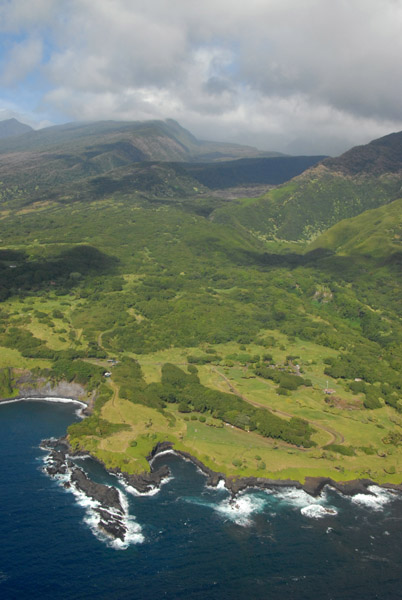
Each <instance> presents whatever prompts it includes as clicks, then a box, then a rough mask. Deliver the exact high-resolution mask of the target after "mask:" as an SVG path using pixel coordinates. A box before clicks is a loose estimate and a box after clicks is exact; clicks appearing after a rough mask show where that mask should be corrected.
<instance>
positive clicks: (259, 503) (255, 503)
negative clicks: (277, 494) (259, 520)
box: [213, 494, 266, 527]
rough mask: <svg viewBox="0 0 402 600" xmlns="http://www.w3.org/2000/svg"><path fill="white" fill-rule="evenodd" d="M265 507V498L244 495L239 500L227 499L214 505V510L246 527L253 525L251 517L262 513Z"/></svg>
mask: <svg viewBox="0 0 402 600" xmlns="http://www.w3.org/2000/svg"><path fill="white" fill-rule="evenodd" d="M265 505H266V500H265V499H264V498H261V497H260V496H256V495H254V494H244V495H242V496H238V497H237V498H230V499H226V500H224V501H223V502H220V503H219V504H215V505H213V508H214V510H215V511H216V512H218V513H220V514H222V515H224V516H225V517H226V518H228V519H230V520H231V521H233V522H234V523H236V524H237V525H242V526H243V527H245V526H247V525H250V524H251V519H250V517H251V516H252V515H253V514H257V513H260V512H261V511H262V510H263V509H264V506H265Z"/></svg>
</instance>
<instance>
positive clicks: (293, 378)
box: [255, 366, 312, 392]
mask: <svg viewBox="0 0 402 600" xmlns="http://www.w3.org/2000/svg"><path fill="white" fill-rule="evenodd" d="M255 373H256V375H258V376H259V377H264V379H271V380H272V381H274V382H275V383H277V384H278V385H279V388H278V391H279V392H280V391H281V390H285V391H292V390H297V388H298V387H300V386H302V385H305V386H311V385H312V383H311V380H310V379H305V378H304V377H301V376H300V375H294V374H292V373H289V372H288V371H284V370H281V369H278V368H274V367H266V366H259V367H257V368H256V369H255Z"/></svg>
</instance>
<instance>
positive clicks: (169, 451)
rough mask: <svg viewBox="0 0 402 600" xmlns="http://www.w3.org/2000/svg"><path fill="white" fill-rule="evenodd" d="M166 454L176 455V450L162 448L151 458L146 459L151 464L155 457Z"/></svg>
mask: <svg viewBox="0 0 402 600" xmlns="http://www.w3.org/2000/svg"><path fill="white" fill-rule="evenodd" d="M166 454H174V455H175V456H177V454H176V452H175V451H174V450H173V449H171V448H169V450H162V452H158V454H155V456H153V457H152V458H151V460H149V461H148V463H149V464H150V465H152V463H153V462H154V460H155V459H156V458H159V457H160V456H165V455H166Z"/></svg>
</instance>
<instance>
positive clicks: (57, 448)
mask: <svg viewBox="0 0 402 600" xmlns="http://www.w3.org/2000/svg"><path fill="white" fill-rule="evenodd" d="M41 448H42V449H43V450H46V451H48V452H49V455H48V457H47V459H46V467H45V471H46V473H47V474H48V475H50V476H51V477H59V478H66V481H65V483H64V486H65V487H66V488H70V487H72V488H73V489H75V490H76V491H78V492H81V493H83V494H84V495H85V496H87V497H88V498H90V499H91V500H93V501H94V502H95V504H96V505H95V506H94V508H93V511H94V513H96V514H97V517H98V523H97V528H98V529H99V530H100V531H101V532H103V533H104V534H106V535H107V536H109V537H110V538H112V539H115V540H116V539H117V540H120V541H121V542H123V543H124V542H125V541H126V539H127V535H128V530H127V518H128V513H127V510H126V509H125V507H124V506H123V504H122V501H121V493H120V492H119V490H118V489H117V488H116V487H114V486H108V485H104V484H99V483H95V482H94V481H92V480H91V479H90V478H89V477H88V475H87V474H86V473H85V472H84V471H83V470H82V469H81V468H80V467H78V466H77V465H76V463H75V462H74V458H79V457H80V456H83V455H84V453H82V452H80V451H78V452H77V451H73V450H72V448H71V447H70V445H69V443H68V440H67V438H66V437H64V438H60V439H58V440H53V439H51V440H44V441H43V442H42V443H41ZM165 452H169V453H173V454H175V455H177V456H180V457H181V458H183V459H184V460H188V461H190V462H192V463H193V464H194V465H195V466H196V467H197V468H198V469H199V470H200V471H201V472H202V473H203V474H204V475H206V477H207V481H206V483H207V485H208V486H211V487H217V486H218V484H219V483H220V482H222V481H223V483H224V485H225V487H226V488H227V490H228V491H229V492H230V493H231V495H232V500H234V499H235V498H236V496H237V495H238V494H239V493H240V492H243V491H245V490H247V489H252V488H258V489H271V490H275V489H281V488H289V487H292V488H295V489H300V490H304V491H305V492H306V493H307V494H309V495H310V496H312V497H317V496H319V495H320V494H321V492H322V490H323V489H324V487H325V486H330V487H331V488H333V489H335V490H337V491H338V492H340V493H341V494H344V495H348V496H353V495H356V494H368V495H372V492H371V491H370V489H369V488H370V486H378V487H382V488H383V489H387V490H392V491H399V492H401V491H402V485H396V484H382V485H379V484H377V483H376V482H374V481H372V480H371V479H356V480H352V481H345V482H339V481H334V480H333V479H331V478H330V477H306V479H305V482H304V483H301V482H300V481H297V480H293V479H265V478H263V477H235V476H227V475H225V474H224V473H220V472H216V471H212V470H211V469H209V468H208V467H207V466H206V465H204V464H203V463H202V462H201V461H200V460H198V459H197V458H196V457H194V456H192V455H191V454H190V453H188V452H184V451H182V450H175V449H174V446H173V444H172V443H171V442H160V443H158V444H157V445H156V446H155V447H154V448H153V450H152V452H151V453H150V454H149V455H148V456H147V460H148V462H149V464H150V467H151V470H150V472H143V473H139V474H129V473H126V472H124V471H120V470H119V469H108V468H107V467H106V466H105V465H104V464H103V463H102V461H100V460H99V459H98V458H97V457H92V458H94V459H95V460H96V461H97V462H100V463H101V464H103V466H104V467H105V468H106V470H107V471H108V472H109V473H111V474H113V475H115V476H117V477H118V478H119V479H120V480H122V482H123V483H124V485H125V486H127V487H131V488H134V490H135V491H136V492H137V493H138V494H142V495H147V494H150V493H152V492H154V491H155V490H157V489H158V488H159V487H160V486H161V484H162V483H163V481H164V480H165V479H166V478H167V477H169V475H170V470H169V467H168V466H167V465H162V466H160V467H158V468H156V469H155V468H154V467H153V461H154V460H155V459H156V458H157V457H158V456H160V455H161V454H162V453H165ZM85 455H87V454H86V453H85Z"/></svg>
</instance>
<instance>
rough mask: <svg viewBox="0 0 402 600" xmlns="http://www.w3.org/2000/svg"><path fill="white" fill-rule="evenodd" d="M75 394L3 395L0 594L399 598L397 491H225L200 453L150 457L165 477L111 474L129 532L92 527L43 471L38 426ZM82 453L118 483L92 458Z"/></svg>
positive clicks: (401, 514)
mask: <svg viewBox="0 0 402 600" xmlns="http://www.w3.org/2000/svg"><path fill="white" fill-rule="evenodd" d="M76 410H77V407H76V406H74V405H73V404H53V403H52V404H50V403H46V402H20V403H15V404H5V405H1V406H0V457H1V460H0V472H1V477H0V502H1V511H0V539H1V544H0V598H2V600H9V599H10V600H11V599H17V598H18V599H20V598H21V599H26V598H29V599H30V600H36V599H40V600H46V599H48V598H49V599H52V600H57V599H68V600H78V599H86V600H92V599H95V598H96V599H97V600H103V599H105V600H106V599H108V600H109V599H112V600H114V599H116V600H126V599H133V600H134V599H135V600H148V599H155V598H168V599H176V598H178V599H185V600H192V599H197V600H198V599H199V600H201V599H202V600H209V599H211V600H226V599H228V600H229V599H230V600H237V599H239V600H240V599H241V600H243V599H245V600H254V599H261V600H277V599H278V600H279V599H280V600H288V599H289V600H290V599H291V600H302V599H306V600H307V599H308V600H310V599H317V598H319V599H320V600H324V599H325V600H327V599H328V600H330V599H334V600H335V599H336V600H338V599H344V600H351V599H353V598H356V599H358V598H364V600H371V599H374V598H380V599H383V600H385V599H392V600H395V599H397V598H400V597H401V595H402V593H401V582H402V578H401V566H402V555H401V550H400V540H401V539H402V496H401V495H399V494H394V493H392V492H385V491H383V490H381V489H380V488H375V487H374V488H373V489H372V491H373V492H374V494H373V495H372V496H366V495H358V496H356V497H354V498H350V497H346V496H342V495H341V494H339V493H337V492H335V491H334V490H331V489H328V488H326V489H325V491H324V493H323V494H322V496H321V497H320V498H318V499H313V498H310V497H309V496H308V495H307V494H305V493H304V492H303V491H300V490H294V489H286V490H282V491H280V492H272V493H268V492H266V491H261V490H248V491H246V492H245V493H243V494H241V495H240V496H239V497H238V499H237V501H236V502H235V503H233V504H231V503H230V502H229V499H230V497H229V494H228V492H227V491H226V490H225V489H224V488H222V487H219V488H218V489H210V488H208V487H207V486H206V478H205V476H204V475H202V473H200V472H199V471H198V470H197V469H196V467H195V466H194V465H193V464H192V463H189V462H185V461H184V460H182V459H180V458H179V457H177V456H175V455H172V454H165V455H163V456H160V457H159V458H157V459H156V461H157V463H158V464H167V465H168V466H169V468H170V470H171V474H172V476H171V478H170V479H169V480H167V481H166V482H165V483H164V485H162V487H161V489H160V490H159V491H158V492H157V493H155V494H153V495H148V496H140V495H133V494H131V493H129V492H128V491H127V490H126V489H124V488H123V487H122V488H121V490H122V492H123V494H124V497H125V499H126V502H127V503H128V507H129V513H130V530H131V538H130V543H129V544H126V545H125V546H124V545H120V546H118V545H116V544H113V543H111V542H110V541H108V540H106V539H105V538H102V537H99V536H98V535H95V533H94V528H93V515H92V514H91V506H90V503H89V502H87V501H86V499H85V498H84V497H82V496H81V497H80V496H78V495H74V494H73V493H71V492H70V491H68V490H66V489H64V487H63V485H62V481H56V480H54V479H51V478H50V477H49V476H47V475H46V474H45V473H44V472H43V466H44V459H45V456H46V453H45V452H44V451H43V450H41V449H40V447H39V443H40V441H41V440H42V439H43V438H47V437H50V436H56V437H58V436H60V435H62V434H63V433H64V432H65V430H66V428H67V426H68V425H69V424H70V423H72V422H73V421H75V420H76V419H78V418H79V417H78V416H77V415H76ZM80 464H81V466H82V467H83V468H84V470H85V471H87V472H88V473H89V474H90V476H91V477H92V478H93V479H94V480H96V481H99V482H102V483H109V484H111V485H116V486H120V483H119V481H118V480H117V479H116V478H115V477H113V476H111V475H109V474H108V473H106V472H105V471H104V469H103V468H102V467H101V466H100V465H99V464H98V463H96V462H95V461H93V460H92V459H89V458H84V459H82V460H81V462H80Z"/></svg>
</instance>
